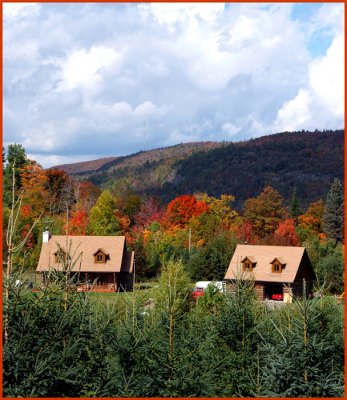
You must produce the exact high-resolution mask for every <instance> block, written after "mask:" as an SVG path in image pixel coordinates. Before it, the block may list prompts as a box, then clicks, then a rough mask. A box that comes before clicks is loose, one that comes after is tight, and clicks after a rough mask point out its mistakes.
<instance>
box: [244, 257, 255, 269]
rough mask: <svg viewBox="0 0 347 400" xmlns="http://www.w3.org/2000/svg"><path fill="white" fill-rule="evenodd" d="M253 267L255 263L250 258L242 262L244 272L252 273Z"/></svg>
mask: <svg viewBox="0 0 347 400" xmlns="http://www.w3.org/2000/svg"><path fill="white" fill-rule="evenodd" d="M253 266H254V265H253V263H252V262H251V261H250V260H249V259H248V258H245V259H244V261H242V269H243V271H247V272H252V271H253Z"/></svg>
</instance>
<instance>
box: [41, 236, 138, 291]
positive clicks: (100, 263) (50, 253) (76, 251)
mask: <svg viewBox="0 0 347 400" xmlns="http://www.w3.org/2000/svg"><path fill="white" fill-rule="evenodd" d="M66 257H69V259H68V261H67V260H66ZM64 264H65V265H66V264H67V265H69V266H70V268H69V273H70V274H74V276H75V277H76V279H77V280H78V286H79V290H92V291H105V292H107V291H124V290H126V291H129V290H132V289H133V264H134V252H133V251H132V252H128V251H127V250H126V242H125V236H63V235H53V236H51V235H50V234H49V232H47V231H46V232H44V233H43V243H42V248H41V254H40V259H39V263H38V266H37V268H36V272H37V273H40V274H41V276H42V281H43V282H45V279H46V276H47V272H48V271H49V270H52V269H55V270H58V271H62V270H63V269H64V266H63V265H64Z"/></svg>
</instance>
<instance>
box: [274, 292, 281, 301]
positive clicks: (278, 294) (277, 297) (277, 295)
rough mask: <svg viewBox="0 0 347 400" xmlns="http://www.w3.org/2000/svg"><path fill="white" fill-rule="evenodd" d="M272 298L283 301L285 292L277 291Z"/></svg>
mask: <svg viewBox="0 0 347 400" xmlns="http://www.w3.org/2000/svg"><path fill="white" fill-rule="evenodd" d="M271 299H272V300H278V301H283V294H281V293H275V294H273V295H272V296H271Z"/></svg>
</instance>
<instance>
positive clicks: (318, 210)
mask: <svg viewBox="0 0 347 400" xmlns="http://www.w3.org/2000/svg"><path fill="white" fill-rule="evenodd" d="M323 212H324V203H323V200H318V201H316V202H314V203H311V204H310V205H309V207H308V209H307V211H306V213H305V214H303V215H300V216H299V218H298V220H299V224H298V225H299V227H300V228H303V229H309V230H310V231H313V232H316V233H320V232H322V217H323Z"/></svg>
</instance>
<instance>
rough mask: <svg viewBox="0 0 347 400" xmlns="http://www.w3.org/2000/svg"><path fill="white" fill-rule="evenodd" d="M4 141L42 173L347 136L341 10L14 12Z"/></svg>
mask: <svg viewBox="0 0 347 400" xmlns="http://www.w3.org/2000/svg"><path fill="white" fill-rule="evenodd" d="M3 7H4V9H3V10H4V11H3V19H4V23H3V53H4V61H3V81H4V82H3V132H4V134H3V141H4V146H5V148H6V147H7V145H8V144H10V143H20V144H22V145H23V147H24V148H25V150H26V153H27V155H28V157H29V158H31V159H34V160H36V161H38V162H39V163H40V164H41V165H42V166H43V167H45V168H48V167H50V166H53V165H58V164H64V163H72V162H79V161H86V160H93V159H97V158H102V157H108V156H121V155H127V154H132V153H135V152H138V151H141V150H149V149H153V148H158V147H165V146H171V145H175V144H179V143H185V142H193V141H240V140H247V139H249V138H255V137H259V136H264V135H268V134H273V133H277V132H282V131H293V130H302V129H305V130H315V129H321V130H322V129H342V128H343V127H344V8H343V7H344V5H343V4H338V3H332V4H331V3H306V4H304V3H302V4H300V3H294V4H288V3H266V4H264V3H263V4H261V3H260V4H259V3H248V4H247V3H230V4H224V3H200V4H197V3H195V4H194V3H191V4H189V3H176V4H175V3H163V4H160V3H159V4H158V3H152V4H151V3H123V4H121V3H120V4H117V3H110V4H107V3H104V4H97V3H96V4H95V3H94V4H93V3H76V4H74V3H71V4H68V3H65V4H61V3H4V4H3Z"/></svg>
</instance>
